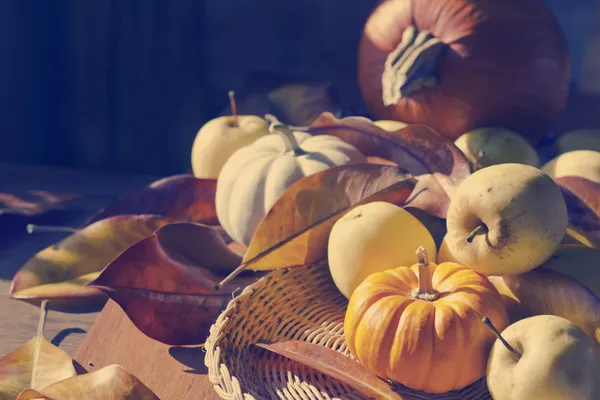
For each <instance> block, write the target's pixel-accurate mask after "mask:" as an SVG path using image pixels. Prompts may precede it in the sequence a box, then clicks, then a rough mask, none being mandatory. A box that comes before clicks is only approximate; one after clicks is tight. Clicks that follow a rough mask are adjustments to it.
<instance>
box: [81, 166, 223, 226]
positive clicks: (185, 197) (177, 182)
mask: <svg viewBox="0 0 600 400" xmlns="http://www.w3.org/2000/svg"><path fill="white" fill-rule="evenodd" d="M216 188H217V181H216V180H215V179H198V178H196V177H195V176H193V175H191V174H184V175H174V176H170V177H167V178H163V179H161V180H158V181H156V182H154V183H152V184H150V185H149V186H148V187H146V188H144V189H142V190H140V191H138V192H136V193H133V194H131V195H129V196H126V197H123V198H122V199H120V200H118V201H117V202H115V203H113V204H111V205H109V206H108V207H106V208H104V209H102V210H100V211H99V212H98V213H96V214H95V215H94V216H92V217H91V218H90V219H89V220H88V221H87V222H86V223H85V224H84V225H89V224H92V223H94V222H96V221H99V220H102V219H105V218H108V217H113V216H115V215H124V214H152V215H160V216H163V217H169V218H172V219H174V220H179V221H193V222H201V223H205V224H209V225H210V224H217V223H218V220H217V212H216V209H215V192H216Z"/></svg>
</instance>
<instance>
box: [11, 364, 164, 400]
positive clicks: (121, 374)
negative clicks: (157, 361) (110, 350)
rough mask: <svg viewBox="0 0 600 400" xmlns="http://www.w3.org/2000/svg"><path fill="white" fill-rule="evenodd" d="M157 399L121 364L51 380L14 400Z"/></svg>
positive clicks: (24, 392)
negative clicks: (49, 382)
mask: <svg viewBox="0 0 600 400" xmlns="http://www.w3.org/2000/svg"><path fill="white" fill-rule="evenodd" d="M34 399H43V400H82V399H85V400H158V397H157V396H156V395H155V394H154V393H152V391H151V390H150V389H148V388H147V387H146V386H145V385H144V384H143V383H142V382H141V381H140V380H139V379H138V378H136V377H135V376H133V375H131V374H130V373H129V372H127V371H126V370H125V369H123V368H122V367H121V366H119V365H116V364H113V365H107V366H106V367H104V368H101V369H99V370H97V371H93V372H89V373H87V374H83V375H79V376H75V377H72V378H69V379H65V380H62V381H60V382H56V383H53V384H51V385H48V386H46V387H44V388H43V389H38V390H34V389H26V390H24V391H22V392H21V393H20V394H19V397H17V399H16V400H34Z"/></svg>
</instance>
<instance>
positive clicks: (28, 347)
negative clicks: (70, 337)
mask: <svg viewBox="0 0 600 400" xmlns="http://www.w3.org/2000/svg"><path fill="white" fill-rule="evenodd" d="M36 346H39V348H38V356H37V362H36V363H35V368H34V361H33V360H34V358H35V349H36ZM34 374H35V376H33V375H34ZM75 375H76V372H75V368H74V367H73V360H72V359H71V357H69V356H68V355H67V354H66V353H65V352H64V351H62V350H61V349H59V348H58V347H56V346H54V345H53V344H51V343H50V342H49V341H47V340H46V339H44V338H43V337H42V336H36V337H34V338H33V339H31V340H30V341H29V342H27V343H25V344H24V345H23V346H21V347H19V348H17V349H15V350H13V351H11V352H10V353H8V354H6V355H4V356H3V357H1V358H0V400H14V399H15V398H16V397H17V395H18V394H19V392H21V390H23V389H26V388H29V387H31V385H32V382H33V388H35V389H39V388H42V387H44V386H47V385H50V384H52V383H54V382H58V381H60V380H63V379H67V378H70V377H72V376H75Z"/></svg>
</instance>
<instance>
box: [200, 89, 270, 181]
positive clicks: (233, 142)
mask: <svg viewBox="0 0 600 400" xmlns="http://www.w3.org/2000/svg"><path fill="white" fill-rule="evenodd" d="M229 99H230V102H231V110H232V115H231V116H224V117H218V118H215V119H212V120H210V121H208V122H207V123H206V124H204V125H203V126H202V128H200V130H199V131H198V133H197V134H196V138H195V139H194V143H193V145H192V172H193V174H194V176H195V177H196V178H209V179H216V178H217V177H218V176H219V172H221V169H222V168H223V165H224V164H225V162H226V161H227V160H228V159H229V157H230V156H231V155H232V154H233V153H235V152H236V151H237V150H239V149H241V148H242V147H245V146H248V145H249V144H252V143H253V142H254V141H255V140H256V139H258V138H260V137H262V136H264V135H267V134H268V133H269V125H268V124H267V122H266V121H265V120H264V119H263V118H260V117H258V116H255V115H237V110H236V105H235V99H234V94H233V92H229Z"/></svg>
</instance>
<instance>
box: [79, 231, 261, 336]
mask: <svg viewBox="0 0 600 400" xmlns="http://www.w3.org/2000/svg"><path fill="white" fill-rule="evenodd" d="M240 261H241V259H240V257H239V256H237V255H236V254H234V253H233V252H231V251H230V250H229V249H228V248H227V246H226V245H225V243H224V241H223V240H222V238H221V236H220V235H219V234H218V233H217V232H215V231H214V230H213V229H211V228H210V227H209V226H206V225H201V224H194V223H187V222H180V223H174V224H170V225H165V226H164V227H163V228H161V229H159V230H158V231H157V232H156V233H155V234H154V235H152V236H150V237H148V238H146V239H144V240H141V241H140V242H138V243H136V244H135V245H133V246H131V247H130V248H128V249H127V250H125V251H124V252H123V253H122V254H121V255H120V256H119V257H117V258H116V259H115V260H114V261H113V262H111V263H110V264H109V265H108V266H107V267H106V268H105V269H104V271H102V273H101V274H100V276H98V278H96V279H95V280H94V281H93V282H91V283H90V284H89V285H88V287H90V288H97V289H100V290H102V291H103V292H104V293H106V294H107V295H108V296H110V297H111V298H112V299H113V300H114V301H115V302H116V303H118V304H119V306H121V308H122V309H123V311H124V312H125V313H126V314H127V316H128V317H129V318H130V320H131V321H132V322H133V323H134V325H135V326H136V327H137V328H138V329H139V330H140V331H142V332H143V333H144V334H146V335H147V336H149V337H151V338H153V339H155V340H158V341H160V342H163V343H166V344H170V345H186V344H201V343H203V342H204V340H205V339H206V337H207V336H208V332H209V328H210V326H211V325H212V324H213V323H214V321H215V320H216V318H217V316H218V315H219V314H220V313H221V311H222V310H223V309H224V308H225V307H226V306H227V304H228V303H229V301H230V300H231V298H232V293H233V292H234V291H236V290H238V289H242V288H244V287H245V286H247V285H248V284H250V283H253V282H254V281H256V279H257V276H246V277H238V278H237V279H236V280H234V281H233V282H231V283H230V284H229V285H227V286H226V287H224V288H223V289H222V290H221V291H216V290H215V285H216V284H217V283H218V282H219V279H221V277H222V275H223V274H224V273H225V272H226V271H231V270H232V269H234V268H235V267H236V266H238V265H239V263H240Z"/></svg>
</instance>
